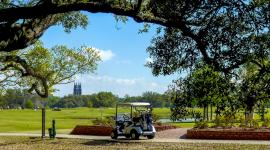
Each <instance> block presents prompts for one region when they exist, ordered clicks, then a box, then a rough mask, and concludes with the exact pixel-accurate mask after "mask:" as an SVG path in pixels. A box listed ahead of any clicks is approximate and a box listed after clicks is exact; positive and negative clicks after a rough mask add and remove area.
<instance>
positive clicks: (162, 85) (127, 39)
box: [41, 14, 175, 97]
mask: <svg viewBox="0 0 270 150" xmlns="http://www.w3.org/2000/svg"><path fill="white" fill-rule="evenodd" d="M87 15H88V17H89V25H88V26H87V29H81V28H78V29H76V30H73V31H72V32H71V33H69V34H67V33H65V32H64V31H63V28H62V27H58V26H56V27H51V28H50V29H49V30H48V31H47V32H46V33H45V34H44V35H43V36H42V38H41V40H42V41H43V42H44V44H45V46H46V47H48V48H50V47H53V46H54V45H59V44H65V45H67V46H68V47H71V48H77V47H80V46H81V45H86V46H89V47H95V48H97V49H99V50H100V53H101V55H102V59H103V62H101V63H99V65H98V70H97V71H96V73H95V74H84V75H78V76H77V79H76V81H77V82H81V84H82V93H83V94H92V93H96V92H99V91H111V92H113V93H114V94H116V95H118V96H120V97H123V96H124V95H126V94H128V95H131V96H135V95H141V94H142V93H143V92H145V91H155V92H159V93H163V92H164V91H166V90H167V87H168V85H169V84H170V83H171V81H172V80H173V79H175V76H174V77H173V76H165V77H164V76H159V77H154V76H153V75H152V73H151V70H150V68H147V67H145V66H144V65H145V63H146V61H147V58H149V55H148V54H147V52H146V48H147V47H148V46H149V45H150V42H151V39H152V37H153V36H154V35H155V34H156V33H155V29H154V28H151V30H150V31H149V32H148V33H143V34H138V31H139V29H141V28H142V27H143V24H138V23H136V22H134V21H133V20H132V19H129V21H128V22H127V23H126V24H123V23H117V22H116V21H115V19H114V17H113V15H111V14H87ZM56 88H57V89H58V90H59V91H57V92H56V93H55V95H57V96H63V95H68V94H72V90H73V83H71V84H66V85H57V86H56Z"/></svg>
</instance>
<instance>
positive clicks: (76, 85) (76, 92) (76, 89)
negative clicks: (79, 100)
mask: <svg viewBox="0 0 270 150" xmlns="http://www.w3.org/2000/svg"><path fill="white" fill-rule="evenodd" d="M73 95H82V85H81V83H74V88H73Z"/></svg>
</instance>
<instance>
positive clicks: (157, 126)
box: [154, 125, 177, 132]
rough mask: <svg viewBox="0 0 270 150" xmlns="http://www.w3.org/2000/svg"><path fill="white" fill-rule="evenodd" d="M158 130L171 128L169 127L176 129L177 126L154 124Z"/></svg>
mask: <svg viewBox="0 0 270 150" xmlns="http://www.w3.org/2000/svg"><path fill="white" fill-rule="evenodd" d="M154 126H155V129H156V131H157V132H159V131H164V130H169V129H176V128H177V127H176V126H173V125H154Z"/></svg>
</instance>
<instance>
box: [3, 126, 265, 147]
mask: <svg viewBox="0 0 270 150" xmlns="http://www.w3.org/2000/svg"><path fill="white" fill-rule="evenodd" d="M186 130H187V128H180V129H172V130H166V131H161V132H158V133H157V137H156V138H155V139H152V140H148V139H146V138H143V137H142V138H141V139H140V140H127V139H125V138H122V137H120V138H119V139H118V140H112V139H111V138H110V137H109V136H86V135H70V134H57V136H56V137H58V138H79V139H89V140H108V141H117V142H172V143H174V142H180V143H181V142H182V143H232V144H256V145H257V144H259V145H270V141H261V140H260V141H256V140H191V139H184V137H185V136H184V135H185V134H186ZM169 135H170V136H169ZM0 136H29V137H40V136H41V135H40V134H30V133H29V134H28V133H0ZM46 136H48V135H46ZM179 137H180V138H179Z"/></svg>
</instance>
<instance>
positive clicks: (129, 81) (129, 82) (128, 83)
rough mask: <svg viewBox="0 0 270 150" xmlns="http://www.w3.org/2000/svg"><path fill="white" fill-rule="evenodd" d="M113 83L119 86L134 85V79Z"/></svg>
mask: <svg viewBox="0 0 270 150" xmlns="http://www.w3.org/2000/svg"><path fill="white" fill-rule="evenodd" d="M115 81H116V83H118V84H120V85H134V84H135V83H136V79H116V80H115Z"/></svg>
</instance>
